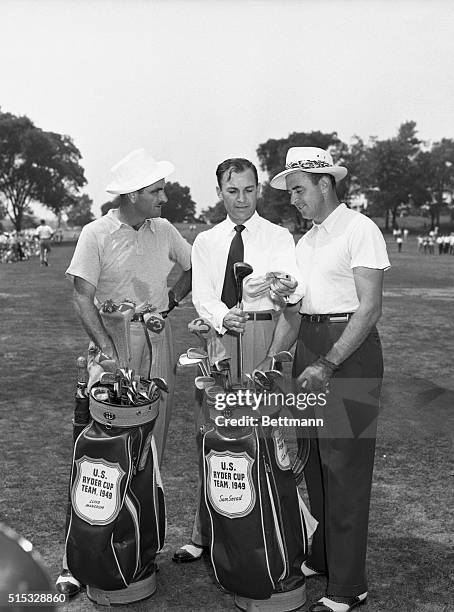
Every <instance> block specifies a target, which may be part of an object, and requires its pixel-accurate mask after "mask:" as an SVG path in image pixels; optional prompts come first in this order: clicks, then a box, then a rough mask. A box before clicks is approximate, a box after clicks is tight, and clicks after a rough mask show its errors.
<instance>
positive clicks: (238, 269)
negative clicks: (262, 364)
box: [233, 261, 254, 383]
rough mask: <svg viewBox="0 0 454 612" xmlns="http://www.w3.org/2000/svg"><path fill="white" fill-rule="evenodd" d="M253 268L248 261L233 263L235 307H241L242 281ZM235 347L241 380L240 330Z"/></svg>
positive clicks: (241, 340) (241, 379) (241, 349)
mask: <svg viewBox="0 0 454 612" xmlns="http://www.w3.org/2000/svg"><path fill="white" fill-rule="evenodd" d="M253 271H254V269H253V268H252V266H250V265H249V264H248V263H245V262H244V261H243V262H237V263H234V264H233V276H234V277H235V283H236V295H237V303H236V305H237V308H241V309H242V308H243V305H242V302H243V281H244V279H245V278H246V276H249V275H250V274H252V272H253ZM237 349H238V369H237V375H238V382H239V383H241V382H243V335H242V332H240V333H239V334H238V340H237Z"/></svg>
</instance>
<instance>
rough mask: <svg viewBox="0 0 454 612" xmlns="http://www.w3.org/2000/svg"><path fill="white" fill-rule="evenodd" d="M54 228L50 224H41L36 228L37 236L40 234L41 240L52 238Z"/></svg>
mask: <svg viewBox="0 0 454 612" xmlns="http://www.w3.org/2000/svg"><path fill="white" fill-rule="evenodd" d="M53 233H54V230H53V229H52V228H51V227H49V226H48V225H39V226H38V227H37V228H36V231H35V236H38V238H39V239H40V240H50V239H51V238H52V236H53Z"/></svg>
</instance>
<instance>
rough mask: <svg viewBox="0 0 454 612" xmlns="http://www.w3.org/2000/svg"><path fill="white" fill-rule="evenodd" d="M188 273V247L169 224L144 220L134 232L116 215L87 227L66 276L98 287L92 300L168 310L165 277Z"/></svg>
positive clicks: (114, 212)
mask: <svg viewBox="0 0 454 612" xmlns="http://www.w3.org/2000/svg"><path fill="white" fill-rule="evenodd" d="M175 263H178V264H180V266H181V267H182V268H183V270H189V268H190V267H191V245H190V244H189V243H188V242H186V240H185V239H184V238H183V237H182V236H181V234H180V233H179V232H178V230H177V229H176V228H175V227H174V226H173V225H172V224H171V223H169V221H167V219H161V218H156V219H147V220H146V221H145V222H144V224H143V225H142V227H141V228H140V229H139V230H138V231H136V230H135V229H134V228H132V227H131V226H130V225H127V224H125V223H122V222H121V221H120V220H119V218H118V209H112V210H110V211H109V212H108V213H107V215H105V216H104V217H101V218H100V219H96V220H95V221H92V222H91V223H89V224H88V225H85V226H84V227H83V229H82V232H81V234H80V236H79V240H78V242H77V246H76V249H75V251H74V255H73V258H72V260H71V263H70V266H69V268H68V269H67V270H66V274H67V275H68V276H69V277H74V276H79V277H81V278H83V279H84V280H86V281H88V282H89V283H91V284H92V285H94V286H95V287H96V300H97V302H98V303H102V302H104V301H105V300H107V299H112V300H114V301H115V302H119V301H123V300H124V299H130V300H132V301H133V302H135V303H136V304H141V303H142V302H145V301H147V300H149V301H150V302H151V303H152V304H153V306H156V308H157V309H158V310H159V311H161V310H165V309H166V308H167V302H168V296H167V292H168V289H167V277H168V275H169V272H170V271H171V269H172V268H173V266H174V264H175Z"/></svg>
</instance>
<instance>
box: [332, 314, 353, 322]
mask: <svg viewBox="0 0 454 612" xmlns="http://www.w3.org/2000/svg"><path fill="white" fill-rule="evenodd" d="M329 320H330V323H347V321H348V315H347V314H345V315H342V316H341V317H331V316H330V318H329Z"/></svg>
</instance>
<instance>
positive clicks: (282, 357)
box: [271, 351, 293, 370]
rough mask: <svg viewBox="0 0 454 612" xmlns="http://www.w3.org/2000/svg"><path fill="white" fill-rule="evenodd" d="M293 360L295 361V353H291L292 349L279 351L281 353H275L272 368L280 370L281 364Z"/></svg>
mask: <svg viewBox="0 0 454 612" xmlns="http://www.w3.org/2000/svg"><path fill="white" fill-rule="evenodd" d="M291 361H293V355H292V354H291V353H290V351H279V353H276V354H275V355H273V358H272V360H271V369H272V370H280V369H281V367H282V366H281V365H280V364H282V363H290V362H291Z"/></svg>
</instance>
